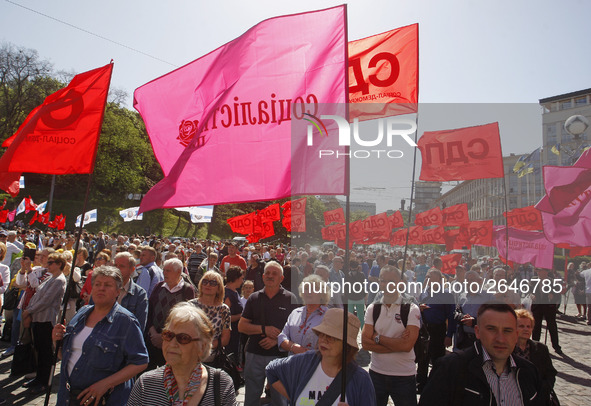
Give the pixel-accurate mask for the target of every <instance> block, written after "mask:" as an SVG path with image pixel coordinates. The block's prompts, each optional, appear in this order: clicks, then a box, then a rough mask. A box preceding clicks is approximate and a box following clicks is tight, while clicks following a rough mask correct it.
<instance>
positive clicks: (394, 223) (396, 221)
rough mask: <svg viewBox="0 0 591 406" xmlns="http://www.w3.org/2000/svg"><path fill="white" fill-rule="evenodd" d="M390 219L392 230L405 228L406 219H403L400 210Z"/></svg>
mask: <svg viewBox="0 0 591 406" xmlns="http://www.w3.org/2000/svg"><path fill="white" fill-rule="evenodd" d="M388 218H389V219H390V227H391V228H401V227H404V219H403V218H402V213H400V210H396V211H395V212H394V214H392V215H391V216H390V217H388Z"/></svg>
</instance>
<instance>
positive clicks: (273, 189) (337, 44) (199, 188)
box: [134, 6, 347, 212]
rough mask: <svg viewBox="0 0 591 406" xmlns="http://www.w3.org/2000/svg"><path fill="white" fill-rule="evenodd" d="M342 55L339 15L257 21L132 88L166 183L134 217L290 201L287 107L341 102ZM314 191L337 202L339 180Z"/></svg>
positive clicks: (342, 10) (335, 11)
mask: <svg viewBox="0 0 591 406" xmlns="http://www.w3.org/2000/svg"><path fill="white" fill-rule="evenodd" d="M346 53H347V42H346V29H345V6H338V7H334V8H330V9H326V10H321V11H314V12H308V13H302V14H295V15H289V16H282V17H276V18H271V19H269V20H265V21H263V22H261V23H259V24H258V25H256V26H254V27H253V28H251V29H250V30H248V31H247V32H246V33H245V34H243V35H242V36H240V37H238V38H237V39H235V40H233V41H231V42H229V43H227V44H226V45H223V46H222V47H220V48H218V49H216V50H215V51H212V52H211V53H209V54H207V55H205V56H203V57H202V58H200V59H197V60H196V61H193V62H191V63H189V64H188V65H185V66H184V67H181V68H179V69H177V70H175V71H173V72H170V73H168V74H167V75H165V76H162V77H160V78H158V79H155V80H154V81H152V82H150V83H147V84H146V85H144V86H142V87H140V88H138V89H136V91H135V94H134V96H135V101H134V107H135V108H136V109H137V110H138V111H139V112H140V113H141V115H142V117H143V119H144V122H145V123H146V129H147V130H148V134H149V135H150V140H151V142H152V146H153V149H154V152H155V154H156V158H157V159H158V162H159V163H160V165H161V166H162V169H163V171H164V175H165V179H163V180H162V181H161V182H160V183H158V184H157V185H156V186H154V187H153V188H152V189H151V190H150V191H149V192H148V194H147V195H146V196H145V198H144V199H143V201H142V203H141V206H140V211H142V212H143V211H148V210H152V209H156V208H163V207H180V206H194V205H202V204H206V203H207V204H219V203H238V202H247V201H260V200H269V199H276V198H281V197H285V196H289V195H290V194H291V192H292V189H291V178H292V177H291V166H290V164H291V154H292V150H291V139H290V137H291V128H290V121H291V116H292V106H301V109H304V108H305V107H304V105H305V104H318V103H343V102H345V101H346V80H345V74H346V71H345V62H346ZM305 112H308V111H305ZM303 113H304V111H299V113H298V109H297V107H296V108H295V110H294V111H293V115H294V116H296V118H302V117H303ZM310 113H312V114H313V112H310ZM297 116H299V117H297ZM171 134H177V136H176V139H174V142H171ZM303 137H305V134H304V135H303ZM343 162H344V160H340V161H336V160H334V162H333V164H337V163H338V164H339V165H340V166H342V165H343ZM332 170H333V169H331V171H332ZM343 173H344V172H343ZM315 175H316V177H317V178H322V177H321V176H318V173H315ZM312 189H314V187H312V188H311V189H310V190H312ZM315 191H316V192H317V193H320V192H325V193H327V194H343V193H344V177H343V181H342V182H333V183H330V184H329V185H328V187H327V188H324V190H322V191H319V190H318V188H316V189H315Z"/></svg>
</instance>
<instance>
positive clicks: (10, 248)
mask: <svg viewBox="0 0 591 406" xmlns="http://www.w3.org/2000/svg"><path fill="white" fill-rule="evenodd" d="M21 251H22V250H21V249H19V248H18V247H17V246H16V245H14V244H13V243H11V242H8V241H6V256H5V257H4V259H3V260H2V263H3V264H4V265H7V266H10V264H12V254H18V253H19V252H21Z"/></svg>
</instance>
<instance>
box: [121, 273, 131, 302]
mask: <svg viewBox="0 0 591 406" xmlns="http://www.w3.org/2000/svg"><path fill="white" fill-rule="evenodd" d="M132 283H133V282H132V281H131V278H130V279H129V280H128V281H127V283H126V284H125V285H124V286H123V289H121V293H119V297H118V298H117V303H119V304H121V301H122V300H123V298H124V297H125V296H126V295H127V292H129V287H130V286H131V284H132Z"/></svg>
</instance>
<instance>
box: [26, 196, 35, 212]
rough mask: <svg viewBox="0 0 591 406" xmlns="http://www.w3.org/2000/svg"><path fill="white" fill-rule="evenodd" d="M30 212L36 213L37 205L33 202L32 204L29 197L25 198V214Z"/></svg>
mask: <svg viewBox="0 0 591 406" xmlns="http://www.w3.org/2000/svg"><path fill="white" fill-rule="evenodd" d="M32 210H34V211H36V210H37V205H36V204H35V202H33V199H31V196H30V195H29V197H25V214H26V213H28V212H30V211H32Z"/></svg>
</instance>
